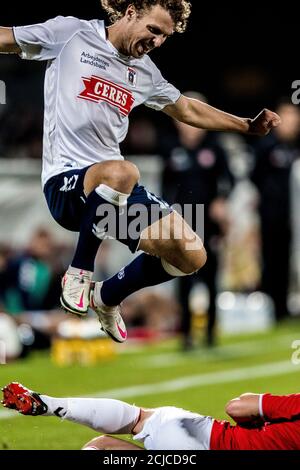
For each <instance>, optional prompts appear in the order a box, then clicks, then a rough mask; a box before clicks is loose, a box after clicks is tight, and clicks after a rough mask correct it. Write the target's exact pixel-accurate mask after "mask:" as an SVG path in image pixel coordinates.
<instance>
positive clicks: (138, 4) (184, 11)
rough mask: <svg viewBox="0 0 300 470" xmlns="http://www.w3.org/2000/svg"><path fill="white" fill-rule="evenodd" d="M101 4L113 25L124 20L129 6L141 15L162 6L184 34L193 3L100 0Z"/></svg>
mask: <svg viewBox="0 0 300 470" xmlns="http://www.w3.org/2000/svg"><path fill="white" fill-rule="evenodd" d="M100 3H101V6H102V8H103V10H105V11H106V13H107V14H108V17H109V19H110V21H111V23H115V22H116V21H117V20H119V19H120V18H122V16H124V15H125V12H126V10H127V7H128V6H129V5H133V6H134V7H135V8H136V10H137V11H138V12H141V13H142V12H143V11H145V10H148V9H150V8H151V7H154V6H156V5H160V6H161V7H162V8H164V9H165V10H167V11H168V12H169V13H170V15H171V18H172V20H173V21H174V25H175V31H176V32H177V33H183V32H184V31H185V30H186V27H187V22H188V18H189V16H190V14H191V3H190V2H189V1H188V0H100Z"/></svg>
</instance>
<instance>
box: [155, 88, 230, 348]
mask: <svg viewBox="0 0 300 470" xmlns="http://www.w3.org/2000/svg"><path fill="white" fill-rule="evenodd" d="M186 95H187V96H189V97H191V98H197V99H200V100H202V101H206V100H205V98H204V97H203V96H202V95H200V94H199V93H195V92H188V93H186ZM175 125H176V128H177V136H176V138H175V139H174V141H173V144H172V147H171V148H168V149H163V154H164V156H165V158H166V165H165V171H164V177H163V192H164V197H165V198H166V200H167V201H169V202H172V203H173V202H176V203H179V204H181V205H183V204H190V205H192V207H193V224H192V225H193V227H192V228H193V230H195V229H196V227H195V223H196V216H195V214H196V204H203V205H204V236H205V240H204V244H205V248H206V250H207V255H208V257H207V262H206V264H205V266H204V268H202V269H201V271H200V272H199V273H196V274H194V275H193V276H185V277H180V278H178V282H179V299H180V302H181V304H182V309H183V312H182V333H183V347H184V349H189V348H190V347H192V345H193V338H192V331H191V311H190V306H189V295H190V292H191V289H192V287H193V283H194V282H195V281H202V282H204V283H205V284H206V285H207V287H208V291H209V296H210V301H209V308H208V321H207V330H206V343H207V345H209V346H211V345H213V343H214V339H215V338H214V329H215V320H216V293H217V291H216V277H217V272H218V249H219V242H220V239H221V237H222V235H223V234H224V233H225V232H226V228H227V223H228V219H227V208H226V198H227V197H228V195H229V193H230V191H231V189H232V186H233V176H232V173H231V171H230V169H229V166H228V164H227V156H226V153H225V151H224V149H223V148H222V147H221V145H220V144H219V141H218V140H217V137H216V136H215V134H214V133H208V132H207V131H205V130H203V129H196V128H194V127H191V126H188V125H186V124H183V123H179V122H177V121H176V122H175ZM189 223H190V221H189Z"/></svg>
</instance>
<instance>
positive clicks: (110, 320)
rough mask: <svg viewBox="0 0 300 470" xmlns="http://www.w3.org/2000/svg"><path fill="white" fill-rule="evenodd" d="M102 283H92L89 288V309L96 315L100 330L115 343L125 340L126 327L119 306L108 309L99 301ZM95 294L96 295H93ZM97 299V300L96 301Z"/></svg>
mask: <svg viewBox="0 0 300 470" xmlns="http://www.w3.org/2000/svg"><path fill="white" fill-rule="evenodd" d="M102 284H103V282H94V283H92V287H91V296H90V307H91V308H92V309H93V310H94V311H95V312H96V313H97V315H98V317H99V321H100V323H101V325H102V329H103V330H104V331H105V332H106V333H107V334H108V335H109V336H110V337H111V338H112V339H113V340H114V341H116V342H117V343H123V342H124V341H126V339H127V331H126V326H125V323H124V321H123V318H122V317H121V313H120V311H121V308H120V306H119V305H117V306H114V307H109V306H107V305H104V303H103V302H102V300H101V295H100V291H101V287H102ZM95 293H96V295H94V294H95ZM96 299H97V300H96Z"/></svg>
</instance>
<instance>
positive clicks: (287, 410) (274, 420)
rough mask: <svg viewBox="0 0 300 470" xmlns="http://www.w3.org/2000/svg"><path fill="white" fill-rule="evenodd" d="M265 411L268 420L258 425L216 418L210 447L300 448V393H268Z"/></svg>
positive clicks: (264, 405) (220, 448) (226, 448)
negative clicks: (250, 426) (254, 426)
mask: <svg viewBox="0 0 300 470" xmlns="http://www.w3.org/2000/svg"><path fill="white" fill-rule="evenodd" d="M262 412H263V417H264V419H265V421H266V422H265V423H264V424H263V425H262V426H260V427H258V428H255V429H247V428H245V427H243V426H241V425H238V424H237V425H234V426H232V425H231V424H230V423H229V422H228V421H217V420H215V421H214V424H213V427H212V431H211V437H210V450H300V393H296V394H293V395H281V396H276V395H271V394H265V395H263V397H262ZM279 421H280V422H279Z"/></svg>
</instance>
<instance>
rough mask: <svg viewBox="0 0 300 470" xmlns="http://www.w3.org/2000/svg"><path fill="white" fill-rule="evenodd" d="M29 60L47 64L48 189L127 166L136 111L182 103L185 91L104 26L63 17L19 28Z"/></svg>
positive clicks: (45, 160)
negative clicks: (111, 166)
mask: <svg viewBox="0 0 300 470" xmlns="http://www.w3.org/2000/svg"><path fill="white" fill-rule="evenodd" d="M14 35H15V39H16V42H17V43H18V45H19V46H20V48H21V50H22V53H21V57H22V58H23V59H29V60H47V61H48V64H47V70H46V75H45V85H44V98H45V104H44V106H45V114H44V140H43V172H42V183H43V185H44V184H45V183H46V181H47V180H48V179H49V178H50V177H52V176H54V175H56V174H58V173H62V172H64V171H68V170H70V169H72V168H74V169H76V168H84V167H86V166H88V165H91V164H93V163H96V162H101V161H103V160H122V159H123V157H122V155H121V153H120V148H119V143H120V142H122V140H123V139H124V138H125V136H126V133H127V130H128V115H129V113H130V111H131V110H132V109H133V108H134V107H136V106H138V105H140V104H145V105H146V106H149V107H151V108H154V109H156V110H161V109H163V108H164V107H165V106H166V105H169V104H173V103H175V102H176V101H177V100H178V98H179V96H180V92H179V91H178V90H177V89H176V88H175V87H174V86H173V85H171V84H169V83H168V82H167V81H166V80H165V79H164V78H163V77H162V75H161V73H160V71H159V70H158V68H157V67H156V66H155V65H154V63H153V62H152V60H151V59H150V58H149V57H148V56H147V55H145V56H144V57H142V58H140V59H134V58H132V57H126V56H124V55H121V54H120V53H119V52H118V51H117V50H116V49H115V48H114V46H113V45H112V44H111V43H110V42H109V41H108V40H107V37H106V30H105V24H104V22H103V21H101V20H91V21H85V20H80V19H78V18H74V17H70V16H69V17H62V16H58V17H57V18H54V19H51V20H48V21H46V22H45V23H42V24H36V25H32V26H20V27H14Z"/></svg>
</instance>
